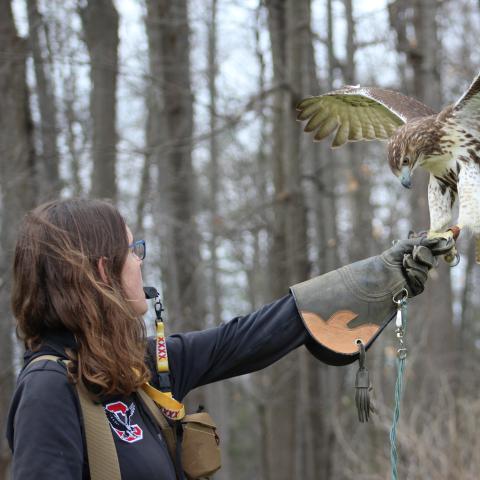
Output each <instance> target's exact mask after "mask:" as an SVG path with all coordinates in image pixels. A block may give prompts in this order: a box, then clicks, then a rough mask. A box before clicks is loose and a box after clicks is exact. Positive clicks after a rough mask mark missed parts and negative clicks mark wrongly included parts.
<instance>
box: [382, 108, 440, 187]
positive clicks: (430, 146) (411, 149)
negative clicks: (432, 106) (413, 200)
mask: <svg viewBox="0 0 480 480" xmlns="http://www.w3.org/2000/svg"><path fill="white" fill-rule="evenodd" d="M433 136H438V133H437V131H436V130H435V129H434V128H433V126H432V125H431V122H430V117H424V118H419V119H418V120H413V121H411V122H408V123H407V124H405V125H403V126H401V127H400V128H399V129H397V130H396V131H395V132H394V133H393V135H392V136H391V137H390V141H389V143H388V163H389V165H390V168H391V169H392V172H393V173H394V174H395V175H396V176H397V177H398V178H399V179H400V182H401V183H402V185H403V186H404V187H406V188H410V187H411V186H412V174H413V171H414V170H415V168H417V166H418V165H421V164H422V162H423V160H424V159H426V158H427V157H429V156H430V155H434V154H436V153H437V152H436V151H434V150H435V149H436V148H437V144H438V142H437V141H435V139H434V138H432V137H433Z"/></svg>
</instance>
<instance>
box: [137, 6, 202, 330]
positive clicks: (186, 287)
mask: <svg viewBox="0 0 480 480" xmlns="http://www.w3.org/2000/svg"><path fill="white" fill-rule="evenodd" d="M147 11H148V15H147V19H146V21H147V35H148V37H149V55H150V65H151V68H152V75H151V79H152V87H153V91H154V95H155V100H156V102H155V103H154V104H153V105H152V110H151V112H150V118H151V121H152V122H155V125H156V126H157V127H158V126H161V130H162V133H161V135H159V134H158V131H157V136H155V132H152V129H150V131H151V136H150V141H149V150H150V152H154V155H155V163H156V165H157V167H158V175H159V178H160V188H159V192H158V194H159V199H160V202H161V208H160V215H161V217H162V219H163V221H162V222H161V224H162V230H163V231H164V234H165V235H164V236H163V237H162V239H163V243H162V249H163V251H164V252H165V253H166V255H165V256H164V259H165V260H166V261H165V262H164V265H163V269H162V273H163V274H164V284H165V288H166V297H165V298H166V300H167V302H168V303H167V305H168V307H169V314H170V316H171V317H172V318H173V319H175V322H178V323H177V324H176V325H178V327H180V328H179V329H182V330H195V329H198V328H201V327H203V326H204V321H205V310H206V309H205V297H204V295H203V291H202V287H201V286H202V282H201V279H202V276H203V272H202V267H201V264H200V262H201V260H200V236H199V233H198V229H197V225H196V222H195V214H196V208H195V206H196V204H197V201H196V200H197V188H196V182H195V176H194V171H193V165H192V134H193V94H192V90H191V80H190V41H189V25H188V14H187V2H186V0H181V1H170V0H149V1H147ZM160 106H161V107H162V109H161V111H160V110H158V108H159V107H160ZM149 108H150V105H149Z"/></svg>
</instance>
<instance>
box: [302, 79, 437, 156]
mask: <svg viewBox="0 0 480 480" xmlns="http://www.w3.org/2000/svg"><path fill="white" fill-rule="evenodd" d="M297 110H299V114H298V116H297V119H298V120H300V121H305V120H308V122H307V124H306V125H305V128H304V130H305V132H314V133H315V136H314V140H315V141H320V140H322V139H324V138H325V137H328V136H329V135H330V134H331V133H332V132H336V134H335V137H334V139H333V142H332V147H339V146H341V145H343V144H344V143H346V142H349V141H350V142H356V141H359V140H387V139H388V138H389V137H390V136H391V135H392V134H393V132H394V131H395V130H396V129H397V128H398V127H399V126H401V125H403V124H404V123H406V122H408V121H409V120H411V119H413V118H418V117H424V116H428V115H432V114H434V113H435V112H434V111H433V110H432V109H431V108H429V107H427V106H426V105H425V104H423V103H421V102H419V101H418V100H416V99H414V98H411V97H407V96H405V95H402V94H401V93H398V92H394V91H392V90H384V89H381V88H370V87H366V88H361V87H345V88H342V89H341V90H335V91H333V92H329V93H325V94H324V95H320V96H317V97H309V98H306V99H304V100H302V101H301V102H300V103H299V104H298V105H297Z"/></svg>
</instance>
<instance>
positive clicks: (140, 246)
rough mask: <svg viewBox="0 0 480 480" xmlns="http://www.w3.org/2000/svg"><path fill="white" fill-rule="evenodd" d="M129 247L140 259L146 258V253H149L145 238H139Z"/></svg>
mask: <svg viewBox="0 0 480 480" xmlns="http://www.w3.org/2000/svg"><path fill="white" fill-rule="evenodd" d="M128 249H129V250H130V252H131V253H133V254H134V255H135V256H136V257H137V258H138V259H139V260H143V259H144V258H145V254H146V253H147V247H146V246H145V240H137V241H136V242H133V243H131V244H130V245H129V246H128Z"/></svg>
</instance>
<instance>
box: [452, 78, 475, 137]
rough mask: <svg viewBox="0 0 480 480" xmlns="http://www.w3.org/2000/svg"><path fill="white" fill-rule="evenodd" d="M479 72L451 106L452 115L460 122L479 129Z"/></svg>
mask: <svg viewBox="0 0 480 480" xmlns="http://www.w3.org/2000/svg"><path fill="white" fill-rule="evenodd" d="M479 111H480V74H478V75H477V76H476V77H475V79H474V80H473V82H472V83H471V84H470V86H469V87H468V89H467V91H466V92H465V93H464V94H463V95H462V96H461V97H460V98H459V99H458V100H457V102H456V103H455V105H454V106H453V111H452V113H453V115H454V116H455V118H456V119H457V120H458V121H459V123H460V124H463V125H465V126H469V127H472V126H473V127H474V128H475V130H477V131H478V130H480V119H479V118H478V112H479Z"/></svg>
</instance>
